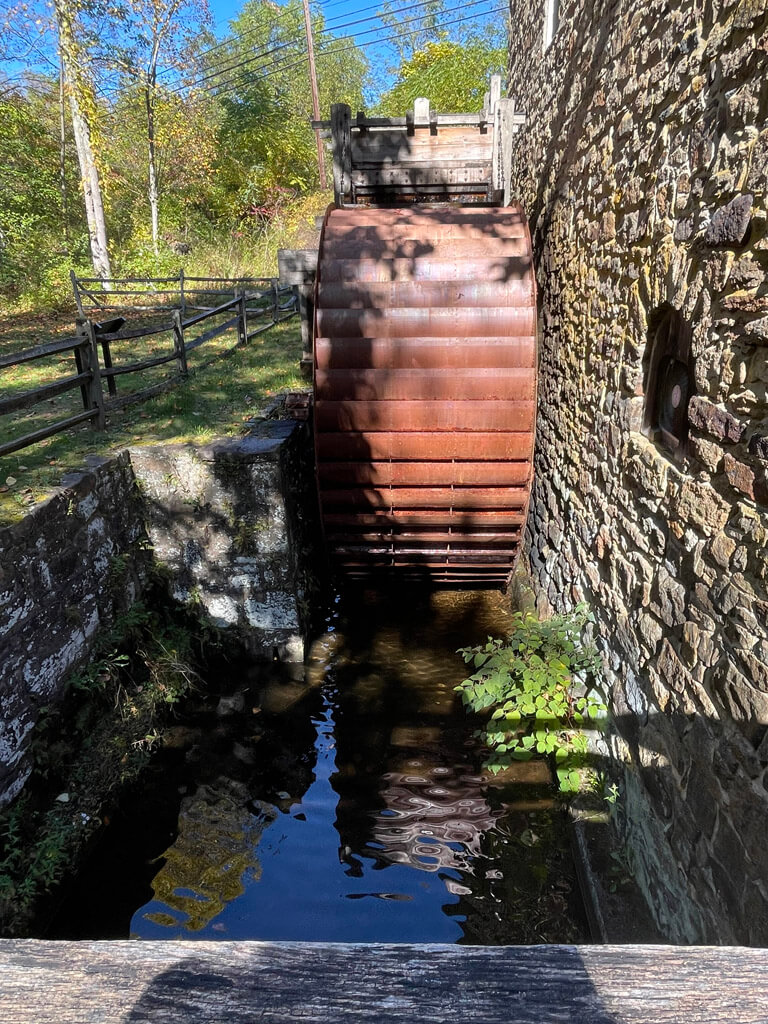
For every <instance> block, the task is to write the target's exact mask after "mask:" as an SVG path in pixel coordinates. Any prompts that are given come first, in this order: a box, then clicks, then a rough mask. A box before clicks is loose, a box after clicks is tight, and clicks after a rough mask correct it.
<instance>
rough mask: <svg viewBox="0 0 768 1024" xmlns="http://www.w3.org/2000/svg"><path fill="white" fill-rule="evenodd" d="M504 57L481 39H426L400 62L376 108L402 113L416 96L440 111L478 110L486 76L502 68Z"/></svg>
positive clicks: (504, 53)
mask: <svg viewBox="0 0 768 1024" xmlns="http://www.w3.org/2000/svg"><path fill="white" fill-rule="evenodd" d="M505 61H506V50H505V49H504V48H503V47H500V46H494V45H492V43H489V42H487V41H484V40H478V39H475V40H474V41H469V42H466V43H457V42H450V41H449V40H447V39H444V40H441V41H440V42H436V43H434V42H433V43H426V44H425V46H424V47H423V49H421V50H418V51H417V52H416V53H414V54H413V56H412V57H411V58H410V59H409V60H404V61H403V62H402V64H401V65H400V68H399V69H398V72H397V80H396V82H395V84H394V86H393V87H392V88H391V89H390V90H389V91H388V92H386V93H385V94H384V95H383V96H382V98H381V100H380V101H379V105H378V109H379V112H380V113H382V114H384V115H389V116H395V117H397V116H402V114H403V113H404V112H405V111H406V110H410V109H411V108H412V107H413V101H414V100H415V99H417V98H418V97H419V96H426V97H427V98H428V99H429V101H430V103H431V105H432V107H433V108H434V109H435V110H438V111H440V112H442V113H462V112H465V111H466V112H469V111H474V110H479V109H480V108H481V107H482V105H483V96H484V94H485V92H486V90H487V88H488V81H489V79H490V76H491V75H492V74H498V73H501V72H503V69H504V63H505Z"/></svg>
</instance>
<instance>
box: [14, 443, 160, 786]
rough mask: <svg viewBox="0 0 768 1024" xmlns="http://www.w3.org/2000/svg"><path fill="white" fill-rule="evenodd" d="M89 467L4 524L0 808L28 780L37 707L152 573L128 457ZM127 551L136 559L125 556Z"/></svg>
mask: <svg viewBox="0 0 768 1024" xmlns="http://www.w3.org/2000/svg"><path fill="white" fill-rule="evenodd" d="M90 466H91V468H90V469H89V470H88V471H87V472H84V473H73V474H71V475H70V476H68V477H65V478H64V480H63V481H62V485H63V486H62V489H61V491H60V492H59V493H58V494H56V495H55V496H54V497H52V498H50V499H49V500H48V501H45V502H42V503H41V504H39V505H37V506H36V507H35V508H34V509H33V510H32V511H31V512H30V513H29V514H28V515H27V516H25V517H24V519H23V520H22V521H21V522H19V523H16V524H14V525H13V526H8V527H6V528H5V529H2V530H0V805H1V804H3V803H5V802H7V801H8V800H11V799H12V798H13V797H14V796H16V794H17V793H18V792H19V790H20V789H21V788H22V786H23V785H24V783H25V782H26V780H27V777H28V775H29V772H30V765H29V763H28V760H27V757H26V749H27V745H28V741H29V737H30V733H31V732H32V729H33V728H34V725H35V722H36V720H37V717H38V714H39V712H40V709H41V708H43V707H44V706H45V705H46V704H50V703H51V702H52V701H53V700H55V699H56V697H57V696H58V695H59V694H60V692H61V688H62V685H63V683H64V680H65V679H66V677H67V675H68V674H69V673H70V672H71V671H73V670H74V669H76V668H77V667H78V666H79V665H81V664H82V663H83V662H84V661H85V659H86V658H87V657H88V655H89V653H90V651H91V648H92V646H93V641H94V640H95V638H96V634H97V633H98V632H99V630H100V629H103V628H104V627H105V626H108V625H110V624H111V622H112V621H113V619H114V615H115V612H116V611H118V610H120V609H121V608H125V607H127V606H128V605H130V604H132V603H133V601H135V600H136V599H137V598H138V597H139V596H140V594H141V590H142V586H143V582H144V579H145V572H144V560H145V556H146V544H145V543H144V544H142V541H146V533H145V531H144V524H143V521H142V516H141V509H140V505H139V495H138V492H137V490H136V487H135V484H134V479H133V473H132V471H131V464H130V462H129V459H128V455H127V454H126V453H125V452H123V453H121V454H120V455H119V456H117V457H116V458H113V459H91V460H90ZM128 552H131V553H133V555H134V556H135V557H132V558H130V559H125V557H124V556H125V555H126V553H128ZM118 570H119V571H118ZM118 578H119V585H116V584H117V581H118Z"/></svg>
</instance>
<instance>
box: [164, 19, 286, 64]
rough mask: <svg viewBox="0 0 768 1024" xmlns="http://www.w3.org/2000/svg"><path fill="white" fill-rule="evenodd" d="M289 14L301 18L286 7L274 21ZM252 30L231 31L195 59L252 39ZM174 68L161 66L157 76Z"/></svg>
mask: <svg viewBox="0 0 768 1024" xmlns="http://www.w3.org/2000/svg"><path fill="white" fill-rule="evenodd" d="M289 14H291V15H294V16H295V17H296V18H297V19H298V20H300V18H301V15H300V13H299V12H298V11H297V10H295V9H292V8H289V9H286V10H284V11H281V12H280V13H279V14H276V15H275V21H276V22H279V21H282V20H283V18H287V17H288V15H289ZM298 20H297V24H298ZM254 32H255V30H254V29H251V30H250V31H248V32H243V33H241V34H240V35H235V34H234V33H233V34H232V35H231V36H229V38H227V39H222V40H221V42H218V43H214V44H213V45H212V46H209V47H207V49H205V50H201V51H200V53H198V54H196V59H197V60H200V59H204V58H206V57H208V56H209V55H210V54H212V53H215V52H216V51H217V50H221V49H222V47H225V46H231V45H232V43H233V42H234V41H236V40H241V41H244V42H248V40H249V39H252V38H253V37H254ZM174 70H175V68H173V67H166V68H163V69H162V70H160V71H158V76H160V75H168V74H170V73H171V72H172V71H174Z"/></svg>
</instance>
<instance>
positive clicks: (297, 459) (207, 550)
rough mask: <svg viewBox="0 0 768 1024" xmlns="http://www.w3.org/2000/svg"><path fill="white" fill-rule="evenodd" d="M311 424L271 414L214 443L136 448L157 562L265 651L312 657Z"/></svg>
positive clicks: (181, 588) (205, 609) (179, 596)
mask: <svg viewBox="0 0 768 1024" xmlns="http://www.w3.org/2000/svg"><path fill="white" fill-rule="evenodd" d="M309 451H310V442H309V437H308V430H307V427H306V426H303V427H300V426H299V425H298V424H297V423H295V422H294V421H293V420H271V421H267V422H265V423H264V424H263V425H262V426H261V427H259V428H257V429H256V430H255V431H254V432H253V433H251V434H249V435H248V437H246V438H243V439H236V440H231V441H221V442H217V443H214V444H211V445H207V446H205V447H193V446H192V445H163V446H157V447H150V448H135V449H131V463H132V465H133V470H134V473H135V474H136V479H137V481H138V484H139V488H140V490H141V493H142V496H143V505H144V510H145V520H146V524H147V530H148V533H149V538H150V540H151V542H152V550H153V552H154V557H155V562H156V564H158V565H160V566H161V567H162V569H163V570H164V571H165V573H166V574H167V575H168V581H169V586H170V591H171V594H172V596H173V597H174V598H175V599H176V600H177V601H179V602H180V603H182V604H184V605H187V606H188V607H192V608H198V609H199V610H200V611H201V612H202V613H203V614H204V616H205V617H206V619H207V621H209V622H210V623H211V624H212V625H213V626H215V627H216V628H218V629H220V630H225V631H228V632H229V633H230V634H231V635H237V637H239V639H240V640H241V641H242V643H243V644H244V646H245V647H246V648H247V649H248V650H249V651H250V653H251V654H252V655H254V656H255V657H261V658H264V657H266V658H267V659H268V660H271V659H272V658H273V657H275V658H277V659H278V660H280V661H288V662H301V661H303V660H304V635H305V622H304V619H305V617H306V612H307V604H306V587H307V581H306V578H305V575H304V568H303V567H304V566H305V565H306V560H307V556H308V551H307V550H302V547H303V546H306V548H308V547H309V545H310V528H311V519H312V517H311V512H310V511H309V510H310V509H311V505H310V502H309V500H308V497H307V494H306V490H307V488H306V487H304V488H303V489H302V492H301V493H300V494H296V493H294V489H295V485H296V484H297V483H301V482H302V481H303V482H304V483H305V484H306V483H307V481H308V480H309V482H310V483H309V486H310V488H313V486H314V485H313V481H312V479H311V476H309V474H308V472H307V470H308V468H309V466H308V465H306V464H305V463H306V455H307V454H308V452H309Z"/></svg>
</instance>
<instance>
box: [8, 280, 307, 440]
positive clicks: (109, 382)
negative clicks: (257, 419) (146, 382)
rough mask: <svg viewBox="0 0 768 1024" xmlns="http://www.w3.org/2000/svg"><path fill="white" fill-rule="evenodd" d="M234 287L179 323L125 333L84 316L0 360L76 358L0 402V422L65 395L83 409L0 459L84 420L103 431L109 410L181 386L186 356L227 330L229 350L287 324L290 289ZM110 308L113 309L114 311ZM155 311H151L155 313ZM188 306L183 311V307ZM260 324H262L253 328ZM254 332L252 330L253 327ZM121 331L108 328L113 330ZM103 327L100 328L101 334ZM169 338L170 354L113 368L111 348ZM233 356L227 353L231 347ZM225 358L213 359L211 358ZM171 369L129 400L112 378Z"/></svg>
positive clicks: (175, 318)
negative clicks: (74, 394)
mask: <svg viewBox="0 0 768 1024" xmlns="http://www.w3.org/2000/svg"><path fill="white" fill-rule="evenodd" d="M233 288H235V289H236V290H237V294H235V295H234V297H233V298H231V299H229V300H228V301H226V302H222V303H221V304H220V305H218V306H213V307H207V308H205V309H203V310H201V311H200V312H197V313H195V314H194V315H193V316H189V317H186V318H185V317H184V316H183V315H182V311H181V309H173V310H166V312H171V319H170V320H165V321H163V322H162V323H159V324H158V323H155V324H151V325H149V326H143V327H129V328H124V327H123V326H122V323H123V322H122V321H121V320H117V321H113V322H112V324H109V323H107V324H99V323H94V322H93V320H91V319H88V318H81V319H79V320H78V325H77V336H76V337H74V338H64V339H62V340H60V341H55V342H52V343H51V344H48V345H37V346H36V347H35V348H30V349H26V350H25V351H23V352H15V353H12V354H10V355H6V356H1V357H0V370H4V369H10V368H11V367H14V366H20V365H22V364H24V363H28V362H30V361H32V360H36V359H43V358H45V357H46V356H54V355H59V354H61V353H65V352H70V351H71V352H73V353H74V358H75V369H76V372H75V373H74V374H72V375H71V376H68V377H64V378H59V379H57V380H55V381H53V382H52V383H50V384H45V385H42V386H39V387H36V388H31V389H30V390H28V391H24V392H22V393H21V394H17V395H12V396H11V397H10V398H0V416H3V415H5V414H7V413H12V412H17V411H18V410H20V409H26V408H29V407H30V406H34V405H37V404H38V403H40V402H44V401H47V400H50V399H51V398H54V397H56V396H57V395H61V394H63V393H64V392H66V391H70V390H73V389H75V388H80V394H81V397H82V403H83V411H82V412H79V413H76V414H75V415H73V416H68V417H67V418H66V419H62V420H58V421H57V422H55V423H52V424H49V425H48V426H46V427H44V428H43V429H41V430H35V431H33V432H31V433H28V434H25V435H24V436H23V437H19V438H15V439H14V440H12V441H6V442H4V443H0V456H3V455H9V454H11V453H12V452H16V451H20V450H21V449H22V448H27V447H28V446H29V445H32V444H36V443H37V442H38V441H42V440H44V439H45V438H47V437H51V436H52V435H53V434H58V433H60V432H61V431H64V430H68V429H70V428H71V427H74V426H76V425H78V424H80V423H83V422H84V421H86V420H90V421H91V425H92V426H93V427H94V429H97V430H103V429H104V428H105V417H106V413H107V412H109V411H110V410H113V409H118V408H122V407H124V406H126V405H131V404H133V403H134V402H140V401H144V400H145V399H147V398H150V397H152V396H153V395H157V394H160V393H161V392H162V391H166V390H168V389H169V388H170V387H173V386H174V385H175V384H176V383H178V381H179V380H181V379H183V378H185V377H186V376H187V375H188V372H189V371H188V367H187V355H188V354H189V353H190V352H192V351H193V350H194V349H196V348H199V347H200V346H201V345H204V344H205V343H206V342H208V341H211V340H212V339H213V338H216V337H218V336H219V335H220V334H223V333H224V332H225V331H229V330H232V329H236V331H237V343H236V345H235V346H233V348H236V347H239V346H242V345H245V344H247V342H248V341H249V340H250V339H251V338H253V337H255V336H256V335H257V334H261V333H262V332H263V331H266V330H269V328H270V327H273V326H274V325H275V324H277V323H280V322H282V321H283V320H287V319H288V318H289V317H291V316H293V315H294V314H295V313H296V297H295V290H294V288H293V287H290V286H285V287H281V286H280V285H279V283H278V280H277V278H272V279H270V280H269V288H268V289H267V290H262V291H253V292H252V291H248V290H246V289H245V288H243V287H241V286H240V285H239V284H238V285H233V284H232V283H230V288H229V289H228V291H229V293H230V294H231V293H232V291H233ZM113 308H114V307H113ZM155 308H156V307H155ZM189 308H190V307H189V306H187V309H189ZM222 317H224V318H225V319H224V320H223V321H221V322H219V323H217V324H215V326H212V327H209V328H208V329H207V330H205V331H203V333H202V334H198V335H196V336H195V337H193V338H192V339H191V340H188V339H187V334H186V332H187V331H188V330H189V329H190V328H193V327H196V326H198V325H199V324H202V323H204V322H205V321H207V320H212V319H214V318H215V319H219V320H220V318H222ZM259 321H261V322H259ZM255 323H256V324H257V326H254V324H255ZM113 324H114V326H115V328H117V327H118V325H119V329H112V330H110V329H109V328H110V327H111V326H113ZM104 328H106V330H105V329H104ZM164 333H167V334H169V335H170V339H171V344H170V346H169V351H168V352H167V353H165V354H163V355H161V356H155V357H153V358H151V359H141V360H138V361H135V362H131V363H121V364H120V365H118V366H115V365H114V364H113V360H112V354H113V346H114V345H115V344H117V343H119V342H122V341H126V340H130V339H136V338H146V337H149V336H151V335H161V334H164ZM230 351H231V349H230ZM223 354H224V353H219V354H218V355H217V356H216V357H214V358H218V357H219V356H220V355H223ZM173 362H175V364H176V370H175V373H173V374H172V375H171V376H170V377H166V378H165V379H163V380H162V381H159V382H157V383H155V384H152V385H150V386H148V387H145V388H142V389H141V390H139V391H133V392H131V393H129V394H126V395H123V396H120V397H118V395H117V380H118V378H119V377H120V376H122V375H123V374H127V373H137V372H140V371H142V370H148V369H149V368H150V367H154V366H161V365H164V364H166V363H173ZM105 380H106V390H107V392H108V395H107V397H105V395H104V381H105Z"/></svg>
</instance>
